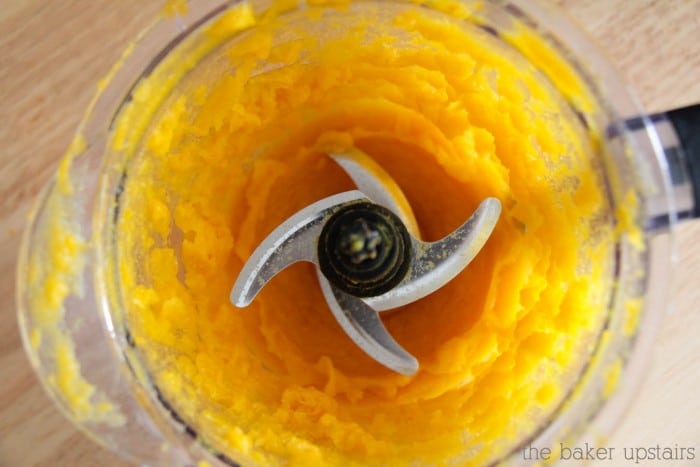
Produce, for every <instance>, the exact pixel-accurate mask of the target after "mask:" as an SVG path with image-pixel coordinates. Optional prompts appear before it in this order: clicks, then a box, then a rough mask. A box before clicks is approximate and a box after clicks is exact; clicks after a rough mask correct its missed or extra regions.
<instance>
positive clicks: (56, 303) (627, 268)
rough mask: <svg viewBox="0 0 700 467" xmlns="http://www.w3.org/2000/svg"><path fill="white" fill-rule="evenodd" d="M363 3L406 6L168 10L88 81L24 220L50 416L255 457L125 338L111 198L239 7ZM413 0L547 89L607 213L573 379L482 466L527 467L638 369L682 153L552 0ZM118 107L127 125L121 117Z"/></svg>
mask: <svg viewBox="0 0 700 467" xmlns="http://www.w3.org/2000/svg"><path fill="white" fill-rule="evenodd" d="M370 4H371V6H372V7H373V8H377V9H379V10H380V11H381V10H382V9H383V8H386V9H391V8H394V7H397V6H398V7H404V6H408V5H409V3H403V2H399V1H391V2H389V1H387V2H353V3H352V4H351V5H352V6H348V5H345V6H340V7H337V6H334V5H332V4H328V5H326V4H325V3H321V4H320V5H319V4H317V3H316V2H314V3H313V4H312V3H311V2H310V3H309V4H308V5H299V6H296V7H293V6H290V5H286V6H284V5H282V4H279V3H273V4H268V3H266V2H256V1H253V2H228V1H221V0H219V1H214V0H203V1H199V2H193V3H191V4H189V5H187V9H186V11H185V12H183V13H182V14H180V15H176V16H172V17H167V18H166V17H164V18H159V19H157V20H156V21H155V22H154V23H153V25H152V26H151V27H150V28H148V29H147V30H146V31H145V32H144V33H143V34H142V35H140V36H139V37H138V38H136V40H135V41H134V43H133V44H132V45H131V46H130V47H129V48H128V49H127V50H126V51H125V53H124V56H123V57H122V58H121V59H120V61H119V62H118V63H117V64H116V65H115V67H114V68H113V70H112V71H111V72H110V74H109V76H108V77H107V78H106V79H105V80H104V81H103V82H102V83H101V84H100V91H99V93H98V95H97V96H96V98H95V99H94V101H93V102H92V104H91V105H90V107H89V109H88V111H87V113H86V116H85V118H84V120H83V122H82V123H81V125H80V128H79V129H78V131H77V134H76V137H75V140H74V142H73V144H72V145H71V147H70V148H69V150H68V152H67V154H66V156H65V157H64V159H63V162H62V163H61V165H60V167H59V170H58V172H57V173H56V175H55V176H54V178H53V179H52V181H51V182H50V184H49V185H48V186H47V187H46V189H45V190H44V191H43V193H42V194H41V196H40V197H39V199H38V201H37V203H36V206H35V209H34V211H33V213H32V215H31V218H30V222H29V228H28V229H27V230H26V233H25V237H24V241H23V246H22V250H21V252H20V264H19V270H18V281H17V283H18V289H17V296H18V303H19V310H18V317H19V322H20V328H21V333H22V338H23V342H24V346H25V349H26V351H27V354H28V355H29V357H30V360H31V363H32V365H33V367H34V369H35V371H36V372H37V374H38V375H39V379H40V381H41V382H42V384H43V385H44V387H45V389H46V391H47V392H48V394H49V395H50V396H51V398H52V399H53V400H54V401H55V402H56V404H57V405H58V406H59V407H60V408H61V410H62V411H63V413H64V414H65V415H66V416H67V417H68V418H69V419H70V420H71V421H72V422H73V423H74V424H75V425H76V426H78V427H79V428H80V429H81V430H82V431H83V432H85V433H86V434H87V435H88V436H90V437H91V438H92V439H94V440H96V441H97V442H99V443H100V444H102V445H103V446H105V447H107V448H109V449H112V450H114V451H115V452H117V453H118V454H120V455H122V456H124V457H125V458H126V459H129V460H131V461H133V462H136V463H140V464H148V465H193V464H194V463H196V462H198V461H200V460H206V461H207V462H209V463H210V464H211V465H235V464H236V463H240V464H245V465H248V464H254V463H256V460H255V459H254V458H251V457H248V456H247V455H246V454H245V453H242V451H241V449H239V447H235V446H222V445H221V443H220V442H218V441H217V440H216V439H209V438H208V437H207V433H201V432H197V431H196V430H195V429H194V428H193V426H192V424H191V423H189V421H188V420H186V419H184V418H183V416H182V414H180V413H179V412H178V409H177V405H176V404H174V403H173V401H169V400H167V399H166V397H164V396H163V394H161V392H160V391H159V388H158V387H157V386H156V384H155V383H154V380H153V378H152V375H150V374H149V368H148V365H147V364H145V363H144V361H143V357H142V355H141V354H140V352H139V349H138V347H137V346H135V345H134V339H133V336H131V334H130V331H129V321H128V317H127V316H126V313H125V309H126V308H128V307H129V306H130V305H129V304H128V303H125V302H124V296H123V291H122V288H121V287H122V285H121V282H120V270H121V269H120V268H121V264H120V261H121V259H120V258H119V252H118V251H117V243H118V238H117V236H118V233H117V228H116V226H117V223H118V221H119V219H120V216H123V215H124V211H123V204H122V200H121V198H120V197H121V195H122V193H123V191H124V188H125V184H126V183H127V181H128V177H129V173H130V172H129V170H130V169H129V168H130V167H131V166H130V164H131V163H132V162H133V160H134V158H135V157H136V149H135V148H136V147H138V146H139V144H140V143H139V142H141V141H143V140H144V139H145V135H147V134H148V131H149V128H150V126H149V125H150V122H151V121H152V120H153V119H154V118H156V116H157V115H158V112H159V111H160V109H161V106H162V105H164V103H165V102H168V99H170V98H171V97H172V95H174V94H175V93H176V92H177V89H178V87H179V86H183V85H187V86H189V85H190V84H188V82H187V80H188V79H191V77H192V76H194V75H196V73H200V74H198V75H196V76H198V79H200V78H201V79H205V80H206V79H209V78H211V77H212V76H216V75H217V73H219V74H220V73H222V70H221V69H220V67H221V66H222V62H221V60H218V61H217V54H218V53H220V51H221V50H222V47H223V45H224V44H226V43H228V42H231V41H236V40H238V39H239V38H241V37H244V36H245V34H246V33H247V31H248V28H249V27H252V28H255V27H256V26H255V25H249V24H247V23H246V22H245V21H243V19H242V18H243V17H244V11H249V10H250V11H253V12H254V14H255V15H256V16H258V17H263V16H264V15H265V14H266V12H267V14H270V11H273V10H274V11H275V12H276V14H279V15H281V16H284V15H289V14H292V13H294V12H295V11H297V10H298V9H301V10H303V9H324V8H325V9H332V10H334V11H335V12H336V13H337V14H339V15H341V16H342V15H346V14H351V12H352V11H353V10H352V8H353V7H354V6H355V5H359V7H362V6H363V5H364V6H367V5H370ZM412 4H417V5H420V6H421V7H422V8H424V9H427V10H431V11H434V12H437V13H439V14H444V15H449V16H450V17H452V18H454V20H455V21H458V22H462V23H463V24H465V25H469V27H473V28H477V29H479V30H480V31H482V32H484V31H485V32H486V33H487V34H488V35H489V36H490V37H491V38H492V40H496V41H498V42H500V43H502V44H503V45H505V46H507V47H508V48H509V49H511V50H512V51H514V53H517V54H519V55H521V56H523V57H525V59H526V60H527V61H528V62H530V63H531V64H532V65H533V66H534V67H535V68H536V69H538V71H539V72H540V73H541V75H542V76H543V77H544V78H545V79H547V80H548V81H549V84H551V86H552V87H553V88H554V89H556V90H557V91H558V92H559V94H560V98H561V99H562V101H564V102H566V103H567V105H568V106H569V110H570V112H571V115H573V116H575V118H576V119H578V127H579V131H580V132H581V133H582V134H585V135H587V137H588V138H589V139H590V142H591V144H592V146H593V147H594V148H595V151H594V157H595V158H596V160H595V161H594V165H595V166H596V167H597V168H598V169H599V172H600V175H601V178H602V180H603V183H604V185H605V188H606V194H607V200H606V203H607V204H608V206H609V217H608V218H607V219H601V222H607V223H610V224H611V225H612V228H613V229H614V230H615V233H616V235H615V237H614V238H615V240H614V241H615V244H614V245H611V248H612V249H613V250H614V255H613V256H614V257H613V259H612V267H611V273H612V275H611V281H613V286H612V287H611V288H610V290H611V293H610V296H609V297H608V300H607V301H608V307H607V309H606V310H605V311H604V316H605V317H604V320H603V321H602V325H601V327H600V329H599V330H598V334H597V335H596V337H595V339H594V340H593V341H592V343H591V344H590V346H589V348H588V349H587V350H588V351H589V353H590V356H589V358H587V360H586V362H585V364H584V365H583V366H582V367H581V368H580V369H579V371H577V372H576V375H575V384H573V385H572V386H571V387H570V388H565V392H566V394H565V396H564V397H563V399H562V402H561V403H560V404H559V405H558V407H557V408H556V410H554V411H553V412H552V413H551V414H549V416H548V417H547V419H546V420H545V421H543V423H541V424H539V425H538V426H537V427H536V429H534V430H529V431H528V432H527V433H524V434H521V436H520V437H519V438H518V439H516V440H510V441H509V442H507V443H504V445H503V449H502V451H501V452H499V453H497V456H495V457H492V458H489V459H488V462H489V463H491V462H504V463H505V464H506V465H518V464H521V463H526V462H525V461H524V459H523V456H522V450H523V449H525V448H526V447H527V446H536V447H540V448H543V447H556V446H557V445H559V443H573V442H576V441H577V440H581V439H589V440H591V441H592V442H594V443H596V444H604V439H605V437H606V435H607V434H608V433H610V432H611V430H612V429H613V428H614V427H615V424H616V423H617V422H618V421H619V420H620V419H621V417H623V416H624V410H625V408H626V406H627V403H628V402H629V401H630V398H631V397H632V395H633V393H634V391H635V388H636V387H638V384H639V383H640V382H641V380H642V378H643V376H644V374H645V368H646V362H647V361H648V356H649V353H650V352H651V350H652V344H653V340H654V335H655V331H656V329H657V328H658V327H659V323H660V320H661V319H662V315H663V310H664V303H665V298H666V292H667V284H668V280H669V278H670V272H671V267H672V258H673V255H674V248H675V245H674V236H673V235H674V228H675V225H676V223H677V222H678V221H679V219H682V218H687V217H689V214H688V213H689V212H692V210H693V208H694V206H693V202H694V200H693V196H692V188H691V185H690V178H689V175H688V171H687V167H686V162H685V160H684V156H683V153H682V150H678V151H670V150H669V149H671V148H679V147H680V146H681V145H680V143H679V142H678V139H677V136H676V134H675V131H674V129H673V126H672V125H671V124H670V123H669V122H668V120H666V119H665V117H664V116H663V115H657V116H654V117H650V116H646V115H645V112H644V111H643V109H642V108H641V106H640V105H639V103H638V101H637V99H636V98H635V96H634V94H633V91H632V90H631V89H630V88H629V86H628V85H626V84H625V83H624V81H623V80H622V79H620V77H619V75H618V73H617V72H616V71H615V70H614V68H613V67H612V66H611V65H610V64H609V63H608V62H607V61H606V59H605V58H604V57H603V56H602V54H601V53H600V52H599V51H598V50H597V49H596V48H595V46H594V45H593V44H592V43H591V41H590V39H589V38H587V37H586V36H585V35H584V34H583V33H581V32H580V31H579V30H578V29H577V27H575V26H574V25H573V24H572V23H571V22H570V21H569V20H568V19H567V18H566V17H564V16H563V15H562V14H560V13H558V12H556V11H555V10H553V9H552V8H550V7H547V6H544V5H541V4H540V3H539V2H536V1H527V2H517V3H515V2H508V1H494V2H469V1H464V2H437V1H436V2H433V1H429V2H413V3H412ZM222 18H223V20H222ZM204 35H206V40H203V39H202V37H203V36H204ZM217 67H219V68H217ZM202 70H204V71H202ZM156 76H157V77H159V79H161V83H164V84H163V87H162V88H161V89H156V90H151V92H150V93H149V94H148V97H147V98H144V95H143V94H140V93H141V91H140V89H142V88H140V87H139V86H140V85H141V84H142V83H144V82H148V81H149V80H152V79H153V77H156ZM183 83H185V84H183ZM581 96H585V99H582V98H581ZM127 112H128V113H129V115H130V116H131V120H130V125H129V126H125V125H122V124H120V120H121V119H122V117H123V115H124V114H125V113H127ZM115 141H130V142H131V143H130V144H123V145H121V146H120V145H119V144H116V143H115ZM132 143H133V144H132ZM669 154H673V155H674V158H673V159H669ZM239 383H240V382H231V384H239ZM280 462H284V460H283V459H280Z"/></svg>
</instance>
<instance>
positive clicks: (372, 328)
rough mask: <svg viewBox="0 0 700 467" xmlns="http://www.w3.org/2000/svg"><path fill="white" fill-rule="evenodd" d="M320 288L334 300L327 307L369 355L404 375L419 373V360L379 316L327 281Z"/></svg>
mask: <svg viewBox="0 0 700 467" xmlns="http://www.w3.org/2000/svg"><path fill="white" fill-rule="evenodd" d="M321 288H322V289H323V292H324V295H325V296H326V297H333V299H332V300H330V301H329V302H328V306H329V307H330V309H331V312H332V313H333V316H335V319H336V320H337V321H338V323H339V324H340V326H341V327H342V328H343V330H344V331H345V333H346V334H347V335H348V336H349V337H350V339H352V340H353V342H355V344H356V345H357V346H358V347H359V348H360V349H362V350H363V351H364V352H365V353H366V354H367V355H369V356H370V357H372V358H373V359H374V360H376V361H377V362H379V363H381V364H382V365H384V366H385V367H387V368H389V369H391V370H394V371H395V372H397V373H401V374H402V375H408V376H410V375H413V374H414V373H415V372H416V371H418V360H416V358H415V357H414V356H413V355H411V354H410V353H408V352H406V350H404V348H403V347H401V346H400V345H399V344H398V343H397V342H396V341H395V340H394V338H393V337H391V334H389V331H387V329H386V328H385V327H384V323H382V320H381V319H380V318H379V314H378V313H377V312H376V311H375V310H373V309H372V308H370V307H369V306H367V304H365V303H364V302H363V301H362V300H360V299H359V298H357V297H354V296H352V295H349V294H347V293H345V292H343V291H342V290H339V289H337V288H336V287H333V286H332V285H331V284H330V283H329V282H328V281H327V280H325V278H324V279H323V280H322V281H321Z"/></svg>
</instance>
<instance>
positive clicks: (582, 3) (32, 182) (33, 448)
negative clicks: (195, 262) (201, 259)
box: [0, 0, 700, 467]
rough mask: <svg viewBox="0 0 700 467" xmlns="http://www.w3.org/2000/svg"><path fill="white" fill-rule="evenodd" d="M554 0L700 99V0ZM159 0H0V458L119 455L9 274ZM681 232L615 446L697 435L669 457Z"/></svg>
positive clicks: (688, 396)
mask: <svg viewBox="0 0 700 467" xmlns="http://www.w3.org/2000/svg"><path fill="white" fill-rule="evenodd" d="M557 3H558V4H559V5H560V6H562V7H563V8H564V9H565V10H566V11H567V12H568V14H569V15H570V16H572V17H573V18H575V19H576V20H577V21H578V22H579V24H580V25H581V26H582V27H583V28H584V29H585V30H587V31H588V32H589V33H590V35H591V36H592V37H593V38H594V39H595V40H596V41H597V42H598V44H599V46H600V48H602V49H603V50H604V51H605V52H606V54H607V55H608V57H609V58H610V59H611V60H612V61H613V62H614V63H616V64H617V66H618V69H619V70H620V71H621V73H622V74H623V75H624V76H625V77H626V79H627V81H628V82H629V83H630V85H631V86H632V87H634V88H636V90H637V92H638V94H639V96H640V99H641V101H642V103H643V104H644V105H645V107H646V108H647V109H648V110H649V111H660V110H665V109H670V108H673V107H679V106H683V105H687V104H691V103H700V0H692V1H691V0H666V1H661V0H658V1H651V0H558V1H557ZM161 5H162V1H161V0H158V1H155V0H151V1H144V0H117V1H109V0H99V1H97V0H95V1H93V0H62V1H57V0H56V1H46V0H0V31H1V32H0V174H1V176H0V297H2V301H0V375H1V376H0V380H1V381H2V383H1V384H0V466H13V467H14V466H19V467H22V466H35V465H41V466H59V467H60V466H98V465H99V466H105V465H107V466H122V465H125V464H124V462H123V461H121V460H119V459H118V458H117V457H116V456H115V455H114V454H112V453H110V452H107V451H105V450H104V449H102V448H100V447H98V446H97V445H95V444H93V443H92V442H91V441H89V440H88V439H87V438H85V437H84V436H83V435H82V434H80V433H79V432H78V431H76V430H75V429H74V428H73V427H72V426H71V425H70V424H69V423H68V422H67V421H66V420H65V419H64V418H63V417H62V416H61V415H60V414H59V413H58V411H57V410H56V409H55V408H54V407H53V406H52V404H51V402H50V401H49V399H48V398H47V396H46V395H45V394H44V392H43V390H42V389H41V387H40V386H39V384H38V382H37V379H36V377H35V376H34V374H33V372H32V370H31V369H30V367H29V363H28V360H27V358H26V356H25V355H24V352H23V350H22V346H21V342H20V338H19V334H18V330H17V322H16V318H15V313H16V312H15V302H14V288H15V277H14V276H15V268H16V262H17V258H16V255H17V251H18V247H19V243H20V238H21V234H22V230H23V228H24V223H25V220H26V215H27V211H28V210H29V207H30V205H31V203H32V201H33V198H34V197H35V196H36V194H37V193H38V191H39V189H40V188H41V187H42V185H44V183H46V181H47V179H48V178H49V177H50V175H51V173H52V172H53V171H54V169H55V167H56V164H57V161H58V160H59V158H60V156H61V155H62V153H63V151H64V149H65V148H66V147H67V145H68V143H69V141H70V139H71V137H72V134H73V132H74V130H75V128H76V125H77V124H78V121H79V119H80V118H81V116H82V114H83V111H84V109H85V107H86V106H87V103H88V101H89V99H90V98H91V97H92V95H93V93H94V92H95V90H96V85H95V83H96V82H97V80H98V79H99V78H100V77H102V76H104V75H105V74H106V72H107V70H108V69H109V67H110V65H111V63H112V62H114V61H115V60H116V58H117V57H118V56H119V54H120V53H121V51H122V49H123V48H124V47H125V46H126V45H127V43H128V42H129V40H130V38H131V37H133V36H134V35H135V34H136V33H137V32H138V31H140V30H141V29H143V28H144V27H145V26H146V25H147V24H148V23H149V21H150V19H151V18H152V16H153V14H154V13H155V12H156V11H157V10H158V9H159V8H160V6H161ZM679 230H680V232H679V240H680V255H679V263H678V267H677V269H676V274H675V278H674V281H673V285H672V288H671V291H670V300H669V302H670V309H671V310H672V312H671V313H670V314H669V315H668V317H667V319H666V320H665V322H664V324H663V327H662V329H660V331H659V337H658V339H657V342H656V349H655V353H654V358H653V362H652V364H651V367H650V371H649V375H648V377H647V379H646V382H645V383H644V384H643V385H642V386H641V387H640V388H639V391H638V396H637V398H636V399H635V401H634V402H633V404H632V406H631V408H630V410H629V411H628V414H627V416H626V417H625V419H624V420H623V422H622V423H621V425H620V427H619V428H618V430H617V431H616V433H615V435H614V436H613V437H612V439H611V440H610V445H611V446H616V447H619V448H622V447H640V446H641V447H654V446H656V445H661V446H662V447H663V446H670V447H674V446H676V447H690V446H694V447H695V452H696V460H694V461H690V462H685V463H683V462H675V463H674V462H671V463H667V464H666V465H700V337H699V336H700V241H698V240H700V221H697V222H694V223H688V224H686V225H683V226H681V228H680V229H679ZM601 464H605V462H601ZM607 464H608V465H619V464H618V462H613V463H610V462H608V463H607ZM629 464H630V465H634V463H629Z"/></svg>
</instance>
